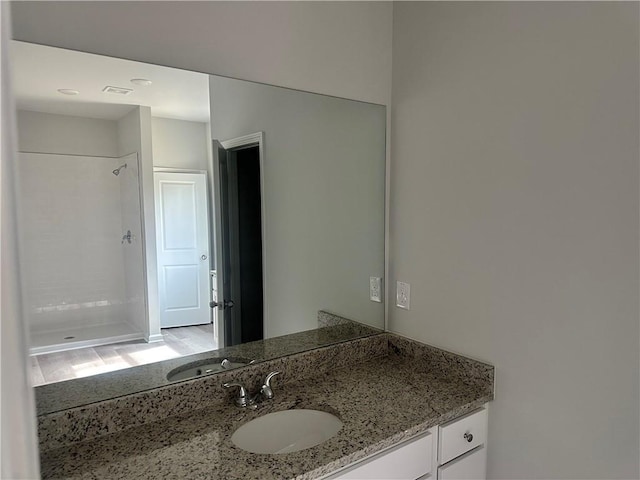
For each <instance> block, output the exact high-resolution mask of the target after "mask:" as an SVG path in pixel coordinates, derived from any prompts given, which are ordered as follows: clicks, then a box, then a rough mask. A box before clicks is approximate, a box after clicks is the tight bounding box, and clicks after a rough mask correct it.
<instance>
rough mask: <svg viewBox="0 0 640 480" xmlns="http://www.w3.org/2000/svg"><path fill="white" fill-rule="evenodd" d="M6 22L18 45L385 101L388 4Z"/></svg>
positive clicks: (94, 8) (58, 5) (77, 5)
mask: <svg viewBox="0 0 640 480" xmlns="http://www.w3.org/2000/svg"><path fill="white" fill-rule="evenodd" d="M12 14H13V27H14V38H16V39H18V40H23V41H27V42H35V43H41V44H45V45H53V46H57V47H64V48H70V49H74V50H81V51H86V52H91V53H100V54H104V55H111V56H115V57H121V58H127V59H130V60H138V61H142V62H150V63H157V64H161V65H168V66H172V67H178V68H185V69H188V70H195V71H200V72H205V73H213V74H218V75H225V76H231V77H236V78H242V79H244V80H254V81H259V82H264V83H270V84H275V85H281V86H287V87H292V88H298V89H303V90H310V91H314V92H319V93H325V94H330V95H336V96H343V97H347V98H356V99H359V100H366V101H371V102H377V103H383V104H387V103H388V100H389V97H390V88H391V3H389V2H189V3H185V2H180V1H174V2H14V3H12ZM114 32H116V33H114ZM230 39H232V40H230Z"/></svg>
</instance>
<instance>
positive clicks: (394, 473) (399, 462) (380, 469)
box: [330, 434, 433, 480]
mask: <svg viewBox="0 0 640 480" xmlns="http://www.w3.org/2000/svg"><path fill="white" fill-rule="evenodd" d="M432 442H433V437H432V435H431V434H427V435H425V436H422V437H419V438H416V439H415V440H410V441H408V442H406V443H403V444H401V445H398V446H396V447H393V448H391V449H389V450H385V451H383V452H380V453H379V454H377V455H375V456H373V457H371V458H368V459H366V460H363V461H362V462H360V463H356V464H355V465H354V466H352V467H349V468H347V469H346V470H342V471H341V472H339V473H337V474H336V475H334V476H331V477H330V478H331V479H336V480H343V479H344V480H347V479H349V480H355V479H358V480H363V479H366V480H382V479H384V480H416V479H418V478H422V477H424V476H425V475H427V474H428V473H430V472H431V456H432V455H431V451H432V450H431V449H432V447H433V443H432Z"/></svg>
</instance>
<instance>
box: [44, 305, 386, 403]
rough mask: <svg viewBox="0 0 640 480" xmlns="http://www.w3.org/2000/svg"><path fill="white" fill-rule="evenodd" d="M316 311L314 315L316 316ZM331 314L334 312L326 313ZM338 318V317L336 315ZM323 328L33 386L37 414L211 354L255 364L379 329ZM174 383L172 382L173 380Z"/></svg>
mask: <svg viewBox="0 0 640 480" xmlns="http://www.w3.org/2000/svg"><path fill="white" fill-rule="evenodd" d="M320 313H321V312H319V313H318V316H319V318H320ZM328 315H330V316H331V317H335V315H331V314H328ZM337 318H342V317H337ZM344 320H345V321H344V322H340V323H338V322H336V323H334V324H332V325H327V326H325V327H324V328H318V329H315V330H308V331H305V332H300V333H294V334H291V335H284V336H281V337H275V338H270V339H266V340H260V341H257V342H249V343H245V344H242V345H236V346H233V347H227V348H220V349H218V350H213V351H211V352H205V353H199V354H196V355H189V356H185V357H181V358H176V359H172V360H165V361H163V362H157V363H150V364H147V365H140V366H138V367H133V368H128V369H125V370H117V371H114V372H108V373H103V374H100V375H94V376H91V377H86V378H77V379H74V380H68V381H65V382H58V383H51V384H48V385H42V386H39V387H36V388H35V394H36V409H37V412H38V415H43V414H48V413H53V412H58V411H61V410H67V409H70V408H74V407H79V406H83V405H88V404H91V403H96V402H101V401H104V400H108V399H111V398H115V397H122V396H124V395H130V394H134V393H138V392H144V391H147V390H151V389H154V388H159V387H163V386H165V385H169V384H170V383H172V382H169V381H168V380H167V374H168V373H169V372H170V371H171V370H173V369H174V368H177V367H179V366H181V365H184V364H186V363H190V362H196V361H199V360H204V359H207V358H211V357H221V358H225V357H244V358H248V359H250V360H255V362H256V363H259V362H262V361H265V360H270V359H274V358H278V357H282V356H284V355H292V354H295V353H299V352H303V351H305V350H312V349H315V348H319V347H323V346H327V345H331V344H334V343H340V342H345V341H349V340H353V339H356V338H362V337H367V336H370V335H377V334H379V333H381V330H379V329H377V328H373V327H369V326H366V325H362V324H360V323H356V322H352V321H350V320H346V319H344ZM173 383H175V382H173Z"/></svg>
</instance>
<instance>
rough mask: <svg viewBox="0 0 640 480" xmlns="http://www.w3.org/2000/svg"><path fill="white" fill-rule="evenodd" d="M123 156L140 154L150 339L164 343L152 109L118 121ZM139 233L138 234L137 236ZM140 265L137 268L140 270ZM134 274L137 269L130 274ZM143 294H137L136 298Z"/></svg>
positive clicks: (138, 108) (119, 148) (135, 111)
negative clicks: (161, 331)
mask: <svg viewBox="0 0 640 480" xmlns="http://www.w3.org/2000/svg"><path fill="white" fill-rule="evenodd" d="M118 141H119V144H118V145H119V146H118V150H119V154H120V155H127V154H130V153H134V152H137V153H138V155H139V161H138V166H139V170H138V172H137V173H138V175H139V177H140V188H141V189H142V212H143V223H142V229H143V230H142V231H143V233H142V234H141V235H137V236H138V238H144V268H145V269H146V273H147V278H146V298H147V309H146V310H147V311H146V314H147V315H148V316H147V320H148V322H146V327H147V329H148V330H147V331H146V332H145V333H146V336H147V340H149V341H157V340H161V339H162V336H161V334H160V315H159V312H158V274H157V270H158V267H157V259H156V226H155V225H156V221H155V206H154V194H153V153H152V142H151V109H150V108H149V107H136V108H134V109H133V110H132V111H131V112H130V113H129V114H127V115H125V116H124V117H122V118H121V119H120V120H119V121H118ZM134 233H135V232H134ZM139 266H140V265H138V266H137V267H139ZM128 271H129V272H130V273H132V274H133V273H134V271H135V269H133V268H131V269H129V270H128ZM132 293H133V292H132ZM138 295H139V292H136V296H138Z"/></svg>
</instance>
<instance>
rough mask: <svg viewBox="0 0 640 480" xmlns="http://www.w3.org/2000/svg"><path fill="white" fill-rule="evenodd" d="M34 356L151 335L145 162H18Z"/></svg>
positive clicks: (34, 156)
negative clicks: (144, 212) (143, 206)
mask: <svg viewBox="0 0 640 480" xmlns="http://www.w3.org/2000/svg"><path fill="white" fill-rule="evenodd" d="M18 165H19V188H18V190H19V194H18V207H19V211H20V216H19V218H20V235H21V269H22V273H23V284H24V294H25V309H26V312H25V313H26V315H27V318H28V322H29V330H30V343H31V353H32V354H38V353H50V352H55V351H62V350H68V349H73V348H80V347H88V346H96V345H103V344H108V343H114V342H121V341H126V340H134V339H143V338H145V335H148V329H149V325H148V320H147V311H146V279H145V278H144V271H145V265H144V231H143V227H142V225H143V223H142V209H141V196H140V175H139V171H140V167H139V161H138V154H137V153H132V154H129V155H126V156H123V157H117V158H115V157H101V156H83V155H68V154H54V153H20V154H19V163H18Z"/></svg>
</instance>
